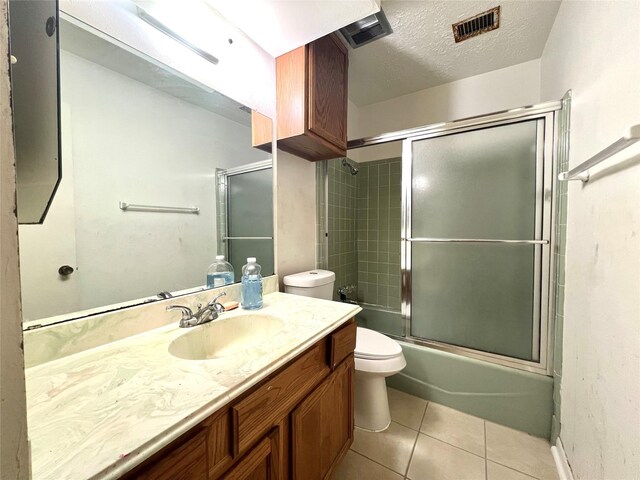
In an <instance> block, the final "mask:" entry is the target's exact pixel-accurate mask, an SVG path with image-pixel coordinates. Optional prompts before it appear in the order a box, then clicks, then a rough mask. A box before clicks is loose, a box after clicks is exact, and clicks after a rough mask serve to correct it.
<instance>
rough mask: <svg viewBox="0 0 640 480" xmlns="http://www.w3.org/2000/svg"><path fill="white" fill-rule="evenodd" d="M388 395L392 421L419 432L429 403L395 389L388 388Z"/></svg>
mask: <svg viewBox="0 0 640 480" xmlns="http://www.w3.org/2000/svg"><path fill="white" fill-rule="evenodd" d="M387 395H388V396H389V410H391V420H393V421H394V422H396V423H399V424H400V425H404V426H405V427H409V428H412V429H413V430H419V429H420V422H422V417H423V415H424V409H425V408H426V407H427V401H426V400H424V399H422V398H419V397H414V396H413V395H409V394H408V393H405V392H401V391H400V390H396V389H395V388H387Z"/></svg>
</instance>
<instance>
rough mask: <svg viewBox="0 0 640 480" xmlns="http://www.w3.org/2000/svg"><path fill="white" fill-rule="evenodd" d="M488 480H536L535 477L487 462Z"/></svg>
mask: <svg viewBox="0 0 640 480" xmlns="http://www.w3.org/2000/svg"><path fill="white" fill-rule="evenodd" d="M487 480H534V477H530V476H529V475H525V474H524V473H520V472H517V471H515V470H512V469H510V468H507V467H505V466H502V465H498V464H497V463H493V462H487Z"/></svg>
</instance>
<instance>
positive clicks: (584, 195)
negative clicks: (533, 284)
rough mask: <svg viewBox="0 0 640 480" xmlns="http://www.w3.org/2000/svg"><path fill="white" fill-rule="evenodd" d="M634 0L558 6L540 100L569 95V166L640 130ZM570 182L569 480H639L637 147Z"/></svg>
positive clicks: (639, 6)
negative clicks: (628, 130)
mask: <svg viewBox="0 0 640 480" xmlns="http://www.w3.org/2000/svg"><path fill="white" fill-rule="evenodd" d="M638 25H640V2H637V1H628V2H625V1H616V2H605V1H600V2H578V1H570V2H568V1H565V2H563V3H562V5H561V6H560V11H559V13H558V17H557V19H556V22H555V24H554V26H553V29H552V31H551V35H550V37H549V39H548V42H547V45H546V47H545V50H544V53H543V56H542V95H543V97H545V98H559V97H561V96H562V95H563V94H564V92H565V91H566V90H568V89H572V90H573V101H572V111H571V144H570V166H571V167H575V166H577V165H578V164H579V163H581V162H583V161H584V160H586V159H587V158H589V157H590V156H591V155H593V154H595V153H597V152H598V151H599V150H601V149H602V148H604V147H606V146H607V145H609V144H610V143H612V142H613V141H614V140H616V139H618V138H620V137H621V135H622V132H623V129H624V128H625V127H626V126H627V125H629V124H632V123H639V122H640V30H639V29H638ZM638 147H639V146H638V145H636V146H635V147H632V148H629V149H628V150H627V151H625V152H624V153H620V154H619V155H617V156H616V157H615V158H612V159H610V160H608V161H606V162H605V164H603V165H602V166H601V167H598V168H596V169H594V170H593V171H594V172H596V173H595V174H594V175H593V178H592V180H591V181H590V182H589V183H588V184H586V185H581V183H580V182H572V183H570V184H569V193H568V218H567V254H566V255H567V256H566V286H565V306H564V315H565V317H564V348H563V365H562V383H561V403H562V405H561V433H560V437H561V439H562V442H563V444H564V447H565V450H566V453H567V456H568V459H569V463H570V464H571V467H572V469H573V473H574V476H575V477H576V479H589V480H591V479H594V480H595V479H637V478H640V323H639V321H640V208H639V206H640V148H638Z"/></svg>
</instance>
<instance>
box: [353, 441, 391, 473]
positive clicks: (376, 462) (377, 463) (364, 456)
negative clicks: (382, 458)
mask: <svg viewBox="0 0 640 480" xmlns="http://www.w3.org/2000/svg"><path fill="white" fill-rule="evenodd" d="M349 450H350V451H352V452H353V453H355V454H356V455H360V456H361V457H362V458H366V459H367V460H369V461H370V462H373V463H375V464H376V465H379V466H381V467H382V468H384V469H385V470H389V471H390V472H392V473H395V474H396V475H401V474H400V473H398V472H396V471H395V470H394V469H392V468H389V467H387V466H386V465H383V464H382V463H380V462H378V461H376V460H374V459H373V458H369V457H367V456H366V455H365V454H363V453H360V452H357V451H356V450H353V449H351V448H349Z"/></svg>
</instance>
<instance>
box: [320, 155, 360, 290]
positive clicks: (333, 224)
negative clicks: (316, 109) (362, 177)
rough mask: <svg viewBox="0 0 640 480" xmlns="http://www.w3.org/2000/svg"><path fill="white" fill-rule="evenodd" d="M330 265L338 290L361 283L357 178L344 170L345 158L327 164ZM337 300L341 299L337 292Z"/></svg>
mask: <svg viewBox="0 0 640 480" xmlns="http://www.w3.org/2000/svg"><path fill="white" fill-rule="evenodd" d="M327 169H328V189H327V190H328V198H327V204H328V215H327V226H328V262H327V267H328V269H329V270H331V271H332V272H335V274H336V284H335V285H336V290H337V288H338V287H341V286H343V285H356V284H357V282H358V270H357V266H358V257H357V252H356V232H355V225H356V176H355V175H351V173H350V171H349V169H348V168H347V167H344V166H342V158H336V159H334V160H329V161H328V162H327ZM334 299H336V300H337V299H338V296H337V294H336V291H335V290H334Z"/></svg>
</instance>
